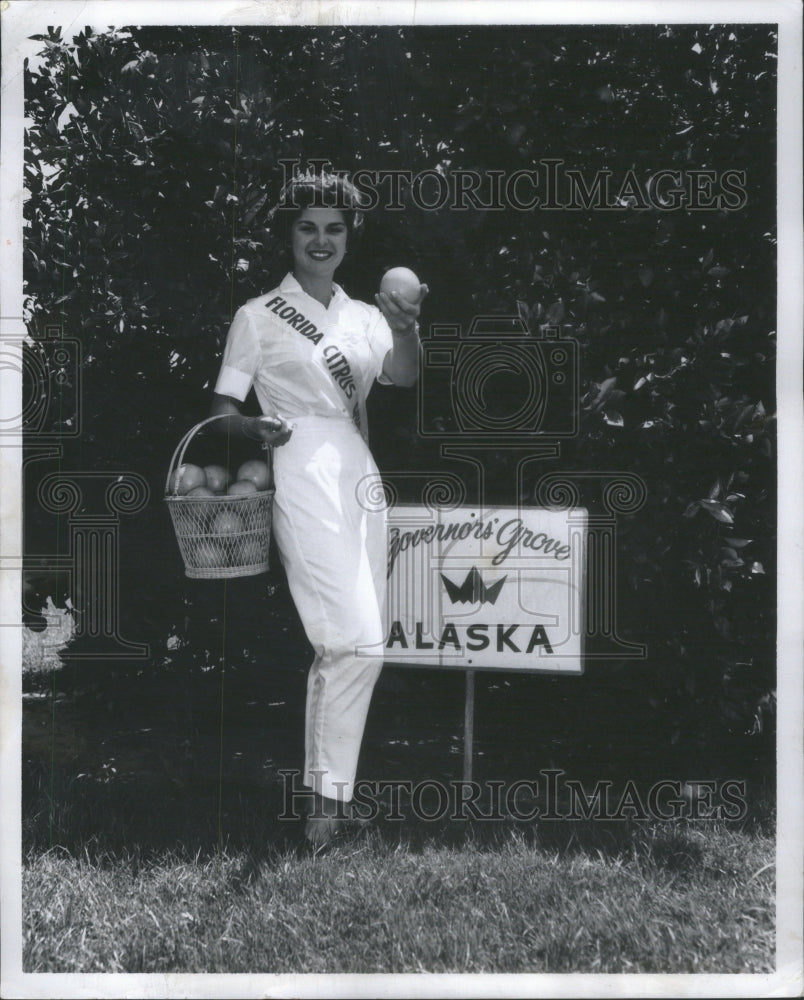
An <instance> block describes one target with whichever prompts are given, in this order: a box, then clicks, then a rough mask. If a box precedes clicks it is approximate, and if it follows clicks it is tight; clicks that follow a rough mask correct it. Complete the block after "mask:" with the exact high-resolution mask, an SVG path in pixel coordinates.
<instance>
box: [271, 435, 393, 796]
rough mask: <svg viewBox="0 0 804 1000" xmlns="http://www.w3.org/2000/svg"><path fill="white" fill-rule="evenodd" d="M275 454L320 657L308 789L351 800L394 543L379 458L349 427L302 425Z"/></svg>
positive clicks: (292, 557) (293, 576) (308, 726)
mask: <svg viewBox="0 0 804 1000" xmlns="http://www.w3.org/2000/svg"><path fill="white" fill-rule="evenodd" d="M293 422H294V423H295V429H294V431H293V434H292V436H291V438H290V440H289V441H288V442H287V444H284V445H281V446H280V447H278V448H275V449H274V451H273V463H274V476H275V480H276V495H275V497H274V509H273V531H274V536H275V538H276V541H277V545H278V547H279V551H280V554H281V556H282V562H283V565H284V567H285V571H286V573H287V578H288V584H289V585H290V592H291V594H292V596H293V600H294V602H295V604H296V609H297V610H298V612H299V616H300V618H301V620H302V624H303V625H304V629H305V632H306V633H307V638H308V639H309V640H310V643H311V644H312V646H313V650H314V651H315V659H314V660H313V665H312V667H311V668H310V674H309V677H308V679H307V712H306V719H305V741H304V744H305V762H304V783H305V784H307V785H310V786H312V787H313V788H314V789H315V791H316V792H318V793H319V794H321V795H325V796H327V797H328V798H334V799H341V800H342V801H344V802H348V801H350V799H351V798H352V794H353V787H354V781H355V773H356V771H357V759H358V755H359V753H360V743H361V741H362V739H363V729H364V727H365V722H366V715H367V713H368V708H369V702H370V701H371V693H372V690H373V688H374V684H375V682H376V680H377V677H378V676H379V673H380V669H381V667H382V658H383V641H384V602H385V587H386V560H387V542H386V530H385V504H384V502H383V501H382V491H381V488H380V477H379V473H378V471H377V466H376V465H375V464H374V459H373V458H372V457H371V453H370V452H369V450H368V447H367V446H366V444H365V442H364V441H363V438H362V437H361V436H360V434H359V432H358V431H357V429H356V427H355V426H354V424H353V423H352V421H351V420H348V419H346V418H344V419H338V418H327V417H302V418H294V421H293Z"/></svg>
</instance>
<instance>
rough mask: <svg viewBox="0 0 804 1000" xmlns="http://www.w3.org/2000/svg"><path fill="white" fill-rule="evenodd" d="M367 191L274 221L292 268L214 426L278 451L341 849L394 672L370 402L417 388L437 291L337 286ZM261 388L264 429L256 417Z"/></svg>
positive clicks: (324, 821)
mask: <svg viewBox="0 0 804 1000" xmlns="http://www.w3.org/2000/svg"><path fill="white" fill-rule="evenodd" d="M360 208H361V202H360V196H359V194H358V192H357V190H356V189H355V188H354V187H353V186H352V185H351V184H350V183H349V182H348V181H347V180H345V179H344V178H343V177H336V176H330V175H327V174H319V175H314V176H310V175H305V176H304V177H299V178H295V179H293V180H291V181H290V182H289V183H288V184H287V185H286V186H285V188H284V190H283V193H282V198H281V200H280V202H279V204H278V205H277V206H276V208H275V209H274V210H273V213H272V215H273V220H274V227H275V229H276V230H277V232H278V235H279V237H280V239H281V240H282V243H283V245H284V246H285V247H286V249H287V250H288V251H289V254H290V258H291V262H292V270H291V271H290V272H289V273H288V274H287V275H286V276H285V278H284V280H283V281H282V283H281V284H280V285H279V287H278V288H276V289H274V290H273V291H271V292H268V293H267V294H266V295H263V296H260V297H258V298H256V299H251V300H250V301H249V302H247V303H246V304H245V305H244V306H243V307H242V308H241V309H239V310H238V312H237V315H236V316H235V318H234V322H233V323H232V327H231V329H230V331H229V336H228V338H227V341H226V348H225V352H224V356H223V365H222V367H221V372H220V376H219V378H218V381H217V384H216V386H215V397H214V401H213V405H212V413H213V414H215V415H228V416H229V417H230V419H229V420H225V421H220V424H221V425H222V427H223V429H224V430H226V431H228V432H229V433H234V434H240V435H244V436H246V437H252V438H257V439H260V440H262V441H264V442H266V443H267V444H269V445H273V446H274V476H275V487H276V494H275V498H274V512H273V526H274V535H275V538H276V541H277V545H278V547H279V551H280V555H281V558H282V562H283V564H284V566H285V570H286V573H287V578H288V584H289V586H290V591H291V594H292V595H293V600H294V602H295V604H296V608H297V610H298V612H299V615H300V617H301V619H302V623H303V625H304V628H305V632H306V634H307V638H308V639H309V641H310V643H311V645H312V646H313V649H314V652H315V659H314V661H313V665H312V667H311V669H310V675H309V678H308V687H307V711H306V725H305V765H304V781H305V783H306V784H307V785H308V786H310V787H311V788H313V790H314V793H315V794H314V808H313V811H312V812H311V814H310V816H309V817H308V820H307V825H306V835H307V837H308V839H309V840H310V842H311V843H312V844H313V845H314V846H319V845H320V844H322V843H325V842H326V841H327V840H328V839H329V838H330V837H331V836H332V834H333V833H334V832H335V831H336V830H337V828H338V826H339V825H340V823H342V822H343V821H344V820H345V818H346V815H347V810H346V809H345V805H346V804H347V803H349V802H350V801H351V799H352V794H353V786H354V781H355V774H356V769H357V758H358V754H359V751H360V744H361V741H362V737H363V729H364V726H365V720H366V715H367V712H368V707H369V702H370V700H371V693H372V690H373V688H374V684H375V682H376V680H377V677H378V675H379V672H380V668H381V666H382V657H383V648H384V646H383V642H384V615H383V605H384V601H385V580H386V562H387V554H386V549H387V543H386V528H385V509H384V508H372V509H367V508H366V507H364V506H363V505H361V504H360V502H359V500H358V496H359V495H360V491H359V490H358V486H359V485H360V484H361V483H364V482H365V480H366V479H377V478H378V477H379V473H378V470H377V466H376V465H375V463H374V460H373V458H372V456H371V453H370V452H369V449H368V444H367V440H368V429H367V424H366V397H367V396H368V393H369V391H370V390H371V387H372V384H373V383H374V380H375V379H377V380H379V381H382V382H384V383H386V384H397V385H412V384H413V382H414V381H415V380H416V376H417V374H418V362H419V352H420V345H419V337H418V325H417V323H416V320H417V317H418V315H419V309H420V304H421V301H422V299H423V298H424V296H425V295H426V294H427V287H426V286H425V285H422V286H421V287H420V288H419V289H418V295H417V296H415V297H414V299H413V300H410V299H406V298H402V297H401V296H399V295H398V294H397V293H395V292H390V293H388V294H386V293H380V294H379V295H378V296H377V300H376V301H377V305H376V306H372V305H368V304H366V303H364V302H357V301H354V300H352V299H350V298H349V297H348V296H347V294H346V293H345V292H344V291H343V289H342V288H340V287H339V286H338V285H336V284H335V283H334V281H333V278H334V275H335V271H336V270H337V268H338V267H339V265H340V264H341V263H342V261H343V259H344V257H345V256H346V254H347V253H348V250H349V244H350V242H351V241H352V240H353V239H354V238H355V237H356V236H357V234H358V233H359V231H360V229H361V227H362V223H363V217H362V213H361V211H360ZM252 386H253V388H254V390H255V392H256V395H257V399H258V401H259V404H260V408H261V409H262V413H263V416H261V417H246V416H243V414H242V412H241V404H242V402H243V400H245V398H246V395H247V394H248V392H249V391H250V389H251V388H252Z"/></svg>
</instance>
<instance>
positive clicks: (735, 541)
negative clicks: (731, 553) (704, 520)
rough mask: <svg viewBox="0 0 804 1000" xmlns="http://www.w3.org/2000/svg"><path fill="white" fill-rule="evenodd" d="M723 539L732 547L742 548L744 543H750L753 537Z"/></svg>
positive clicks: (744, 545)
mask: <svg viewBox="0 0 804 1000" xmlns="http://www.w3.org/2000/svg"><path fill="white" fill-rule="evenodd" d="M723 541H724V542H725V543H726V544H727V545H730V546H731V547H732V548H733V549H744V548H745V547H746V545H750V544H751V542H752V541H753V539H751V538H724V539H723Z"/></svg>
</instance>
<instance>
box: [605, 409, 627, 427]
mask: <svg viewBox="0 0 804 1000" xmlns="http://www.w3.org/2000/svg"><path fill="white" fill-rule="evenodd" d="M603 418H604V419H605V421H606V423H607V424H611V426H612V427H624V426H625V421H624V420H623V415H622V414H621V413H618V412H617V410H605V411H604V412H603Z"/></svg>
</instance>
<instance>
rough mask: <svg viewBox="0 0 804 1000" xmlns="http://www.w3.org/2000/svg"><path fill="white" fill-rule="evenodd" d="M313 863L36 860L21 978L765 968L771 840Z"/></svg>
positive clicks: (657, 832) (520, 842)
mask: <svg viewBox="0 0 804 1000" xmlns="http://www.w3.org/2000/svg"><path fill="white" fill-rule="evenodd" d="M496 841H497V842H496V843H492V844H488V843H487V844H482V843H477V842H473V839H472V838H471V836H470V837H469V838H468V839H467V840H466V842H464V843H463V844H461V845H454V846H451V847H448V846H444V845H441V844H438V843H436V842H435V841H431V842H429V843H425V844H423V845H421V846H419V847H416V846H415V845H412V844H410V843H405V842H404V840H400V839H398V838H397V839H396V841H395V842H394V840H392V839H389V838H387V837H383V836H382V834H381V832H379V831H375V832H373V833H370V834H369V835H368V836H365V835H360V836H358V837H354V838H352V839H349V840H346V841H344V843H343V844H341V845H339V846H338V847H336V848H334V849H333V850H331V851H330V852H329V853H328V854H327V855H326V856H322V857H317V858H315V857H298V856H297V855H296V854H295V853H294V852H292V851H289V850H286V851H280V852H276V853H271V852H268V855H267V856H264V857H255V855H254V854H251V853H248V852H245V851H239V852H232V853H229V852H226V851H224V852H222V853H220V854H217V855H213V856H208V857H206V858H202V857H200V856H197V857H195V858H193V857H188V856H187V855H186V854H185V853H182V852H172V853H167V854H165V855H163V856H161V857H156V858H152V859H150V860H148V861H147V862H145V863H142V861H141V860H140V859H139V858H138V857H137V856H136V855H128V856H116V857H106V858H101V859H98V858H94V859H92V858H89V857H73V856H69V855H65V854H63V853H62V852H60V851H58V850H54V851H50V852H46V853H44V854H32V855H31V856H29V858H28V861H27V863H26V865H25V867H24V872H23V895H24V901H25V902H24V926H25V930H24V940H25V950H24V966H25V969H26V970H27V971H30V972H167V971H172V972H196V973H201V972H203V973H212V972H220V973H236V972H241V973H282V972H308V973H314V972H318V973H337V972H351V973H371V972H386V973H394V972H398V973H401V972H435V973H438V972H450V973H470V972H552V973H556V972H602V973H616V972H662V973H667V972H682V973H694V972H697V973H702V972H704V973H706V972H721V973H722V972H755V973H758V972H769V971H772V970H773V948H774V924H773V913H774V910H773V871H772V866H771V867H767V861H768V857H769V855H770V854H771V853H772V843H771V842H770V841H769V840H768V838H765V837H762V836H760V835H757V834H754V835H750V834H747V833H745V832H737V831H729V830H727V829H724V828H718V829H716V830H712V829H710V830H707V831H701V830H694V829H684V830H679V829H676V828H664V829H662V828H644V829H642V830H641V832H640V833H639V835H638V836H636V837H635V838H634V839H633V842H632V846H631V851H630V852H629V854H628V855H626V854H623V853H621V854H618V855H615V856H610V855H606V854H605V853H604V852H603V851H602V850H597V851H589V850H583V849H580V850H570V851H564V852H562V851H557V850H546V849H544V848H542V847H540V846H539V844H538V838H536V841H535V842H533V841H532V838H529V837H527V836H525V835H524V834H523V833H521V832H516V831H508V832H506V833H504V834H501V835H498V836H497V838H496Z"/></svg>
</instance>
